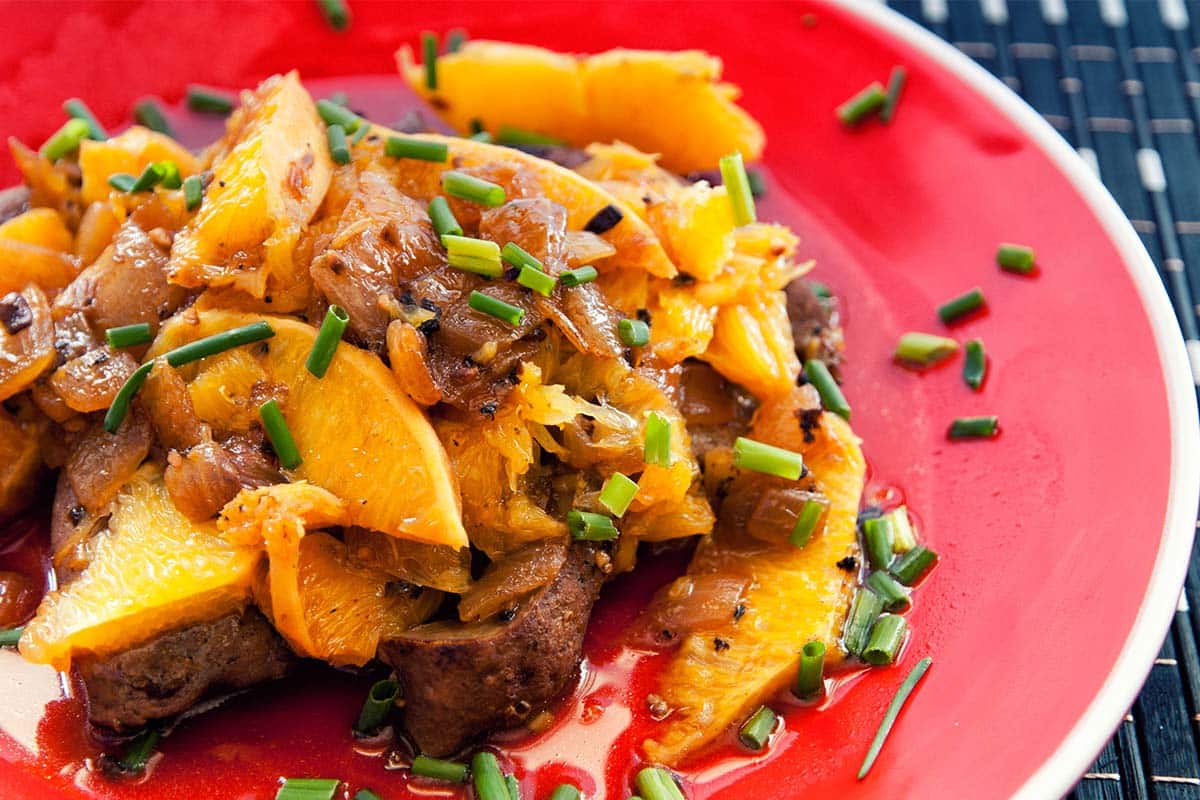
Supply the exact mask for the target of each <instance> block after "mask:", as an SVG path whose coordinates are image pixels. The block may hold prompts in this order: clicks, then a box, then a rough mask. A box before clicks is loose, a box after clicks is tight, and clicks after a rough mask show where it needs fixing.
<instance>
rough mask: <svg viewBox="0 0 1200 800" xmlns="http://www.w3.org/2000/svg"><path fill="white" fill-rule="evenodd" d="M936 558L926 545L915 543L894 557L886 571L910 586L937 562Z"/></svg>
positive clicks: (935, 554)
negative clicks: (912, 546) (905, 551)
mask: <svg viewBox="0 0 1200 800" xmlns="http://www.w3.org/2000/svg"><path fill="white" fill-rule="evenodd" d="M937 558H938V557H937V553H935V552H933V551H932V550H930V549H929V548H928V547H925V546H924V545H917V546H916V547H914V548H913V549H912V550H909V551H908V552H907V553H905V554H904V555H902V556H900V557H899V558H898V559H896V561H895V563H893V564H892V566H891V567H890V568H889V570H888V571H889V572H891V573H892V575H894V576H895V577H896V580H898V581H900V582H901V583H903V584H904V585H905V586H912V585H913V584H914V583H916V582H917V581H918V580H919V579H920V577H921V576H922V575H924V574H925V573H926V572H928V571H929V568H930V567H932V566H933V565H934V564H935V563H937Z"/></svg>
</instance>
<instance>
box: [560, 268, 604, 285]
mask: <svg viewBox="0 0 1200 800" xmlns="http://www.w3.org/2000/svg"><path fill="white" fill-rule="evenodd" d="M599 275H600V273H599V272H597V271H596V268H595V267H591V266H588V267H577V268H575V269H569V270H567V271H566V272H563V273H560V274H559V276H558V282H559V283H561V284H562V285H563V286H566V287H567V288H568V289H573V288H575V287H576V286H581V285H583V284H585V283H591V282H592V281H594V280H596V278H597V277H598V276H599Z"/></svg>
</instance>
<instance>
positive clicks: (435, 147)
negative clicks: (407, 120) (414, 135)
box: [383, 136, 450, 163]
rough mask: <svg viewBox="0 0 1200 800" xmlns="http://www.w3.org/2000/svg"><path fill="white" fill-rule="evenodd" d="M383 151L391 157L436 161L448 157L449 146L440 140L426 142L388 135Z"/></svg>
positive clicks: (441, 160)
mask: <svg viewBox="0 0 1200 800" xmlns="http://www.w3.org/2000/svg"><path fill="white" fill-rule="evenodd" d="M383 152H384V153H386V154H387V155H389V156H391V157H392V158H415V159H417V160H419V161H436V162H438V163H443V162H445V161H446V160H448V159H449V158H450V147H449V146H448V145H446V144H443V143H442V142H426V141H423V140H421V139H409V138H407V137H400V136H389V137H388V138H387V141H386V142H384V143H383Z"/></svg>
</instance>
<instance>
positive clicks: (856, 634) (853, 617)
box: [842, 587, 883, 655]
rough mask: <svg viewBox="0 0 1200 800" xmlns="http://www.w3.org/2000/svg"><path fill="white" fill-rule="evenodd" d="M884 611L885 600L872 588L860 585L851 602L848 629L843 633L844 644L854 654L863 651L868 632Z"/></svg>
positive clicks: (847, 618)
mask: <svg viewBox="0 0 1200 800" xmlns="http://www.w3.org/2000/svg"><path fill="white" fill-rule="evenodd" d="M882 611H883V600H882V599H881V598H880V597H879V595H877V594H875V593H874V592H872V591H871V590H870V589H867V588H864V587H859V590H858V591H857V592H855V593H854V600H853V601H852V602H851V603H850V613H849V615H848V616H847V617H846V629H845V631H843V633H842V645H843V646H844V647H845V648H846V652H848V653H852V654H853V655H859V654H860V653H862V649H863V648H864V647H866V645H867V634H869V633H870V632H871V626H872V625H874V624H875V618H876V617H878V616H879V614H880V612H882Z"/></svg>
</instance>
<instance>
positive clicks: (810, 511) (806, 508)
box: [790, 500, 829, 547]
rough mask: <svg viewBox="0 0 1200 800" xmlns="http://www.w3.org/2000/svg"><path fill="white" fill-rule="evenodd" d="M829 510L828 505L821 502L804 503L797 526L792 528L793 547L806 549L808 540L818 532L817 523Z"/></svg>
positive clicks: (797, 518)
mask: <svg viewBox="0 0 1200 800" xmlns="http://www.w3.org/2000/svg"><path fill="white" fill-rule="evenodd" d="M827 508H829V506H828V504H826V503H822V502H821V501H820V500H805V501H804V505H803V506H801V508H800V513H799V514H797V515H796V524H795V525H793V526H792V534H791V537H790V541H791V543H792V547H804V545H806V544H808V540H809V539H811V538H812V535H813V533H814V532H815V531H816V530H817V523H819V522H820V521H821V516H822V515H823V514H824V513H825V510H826V509H827Z"/></svg>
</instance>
